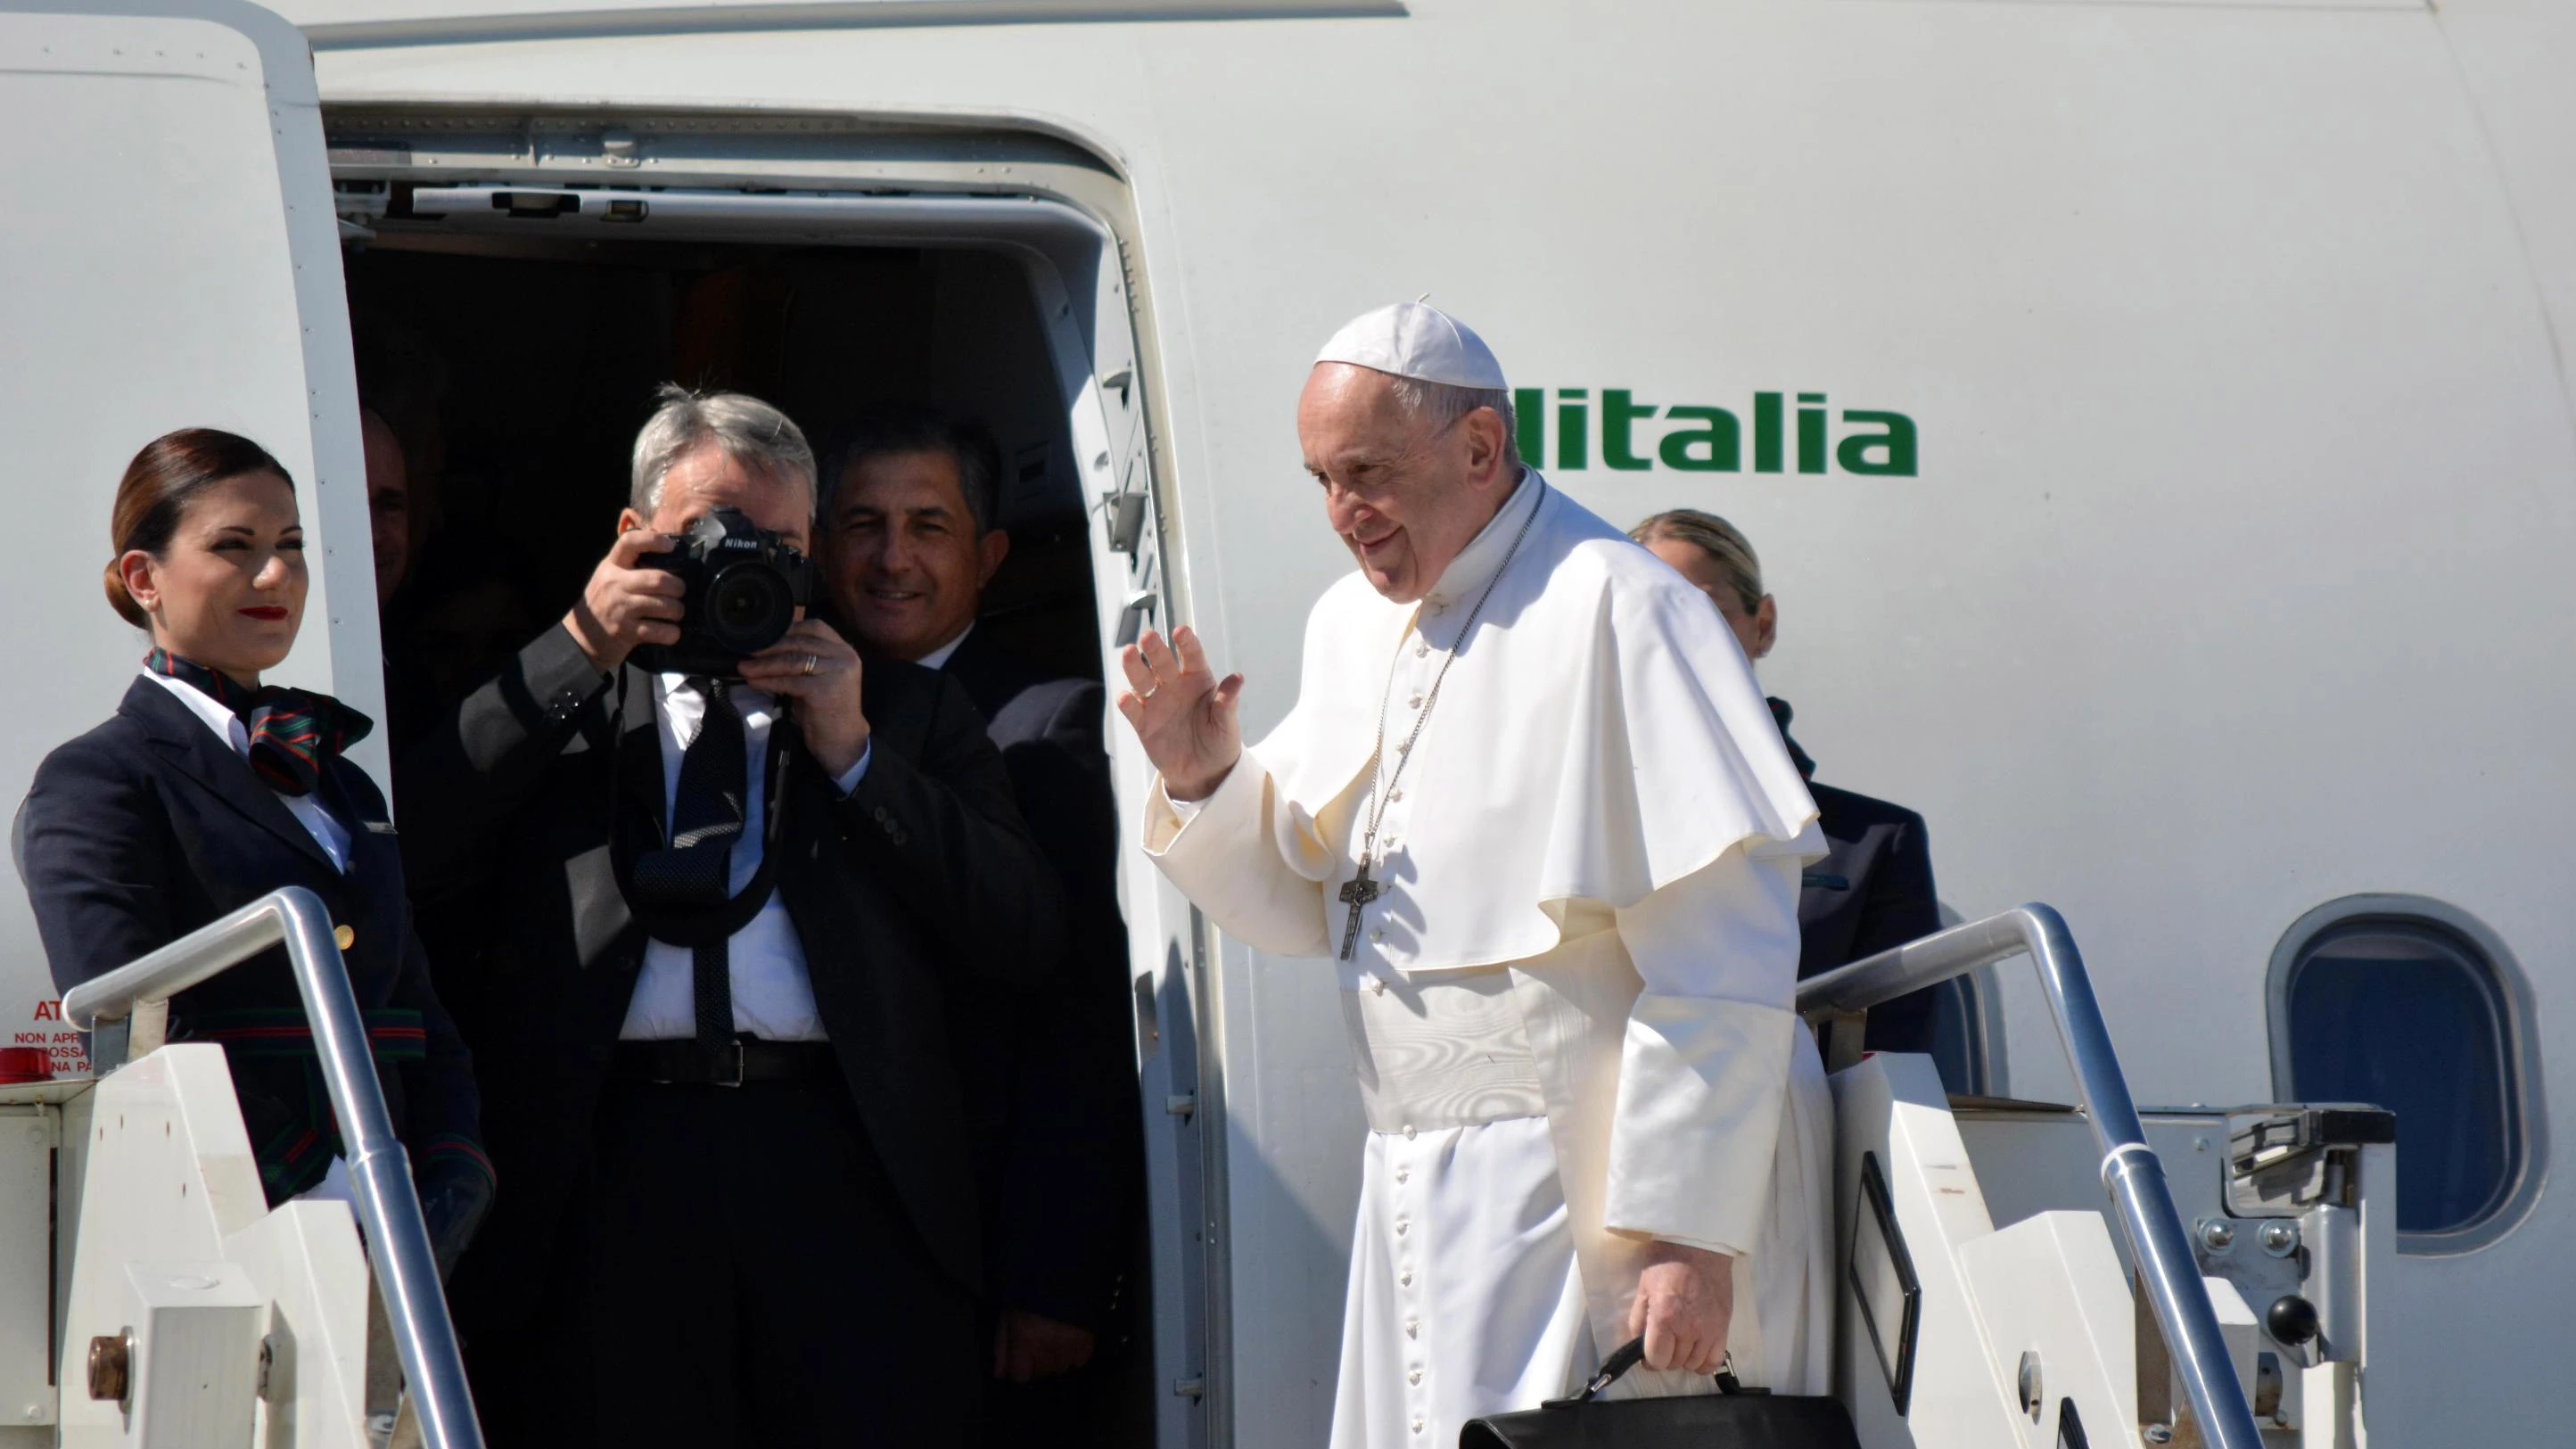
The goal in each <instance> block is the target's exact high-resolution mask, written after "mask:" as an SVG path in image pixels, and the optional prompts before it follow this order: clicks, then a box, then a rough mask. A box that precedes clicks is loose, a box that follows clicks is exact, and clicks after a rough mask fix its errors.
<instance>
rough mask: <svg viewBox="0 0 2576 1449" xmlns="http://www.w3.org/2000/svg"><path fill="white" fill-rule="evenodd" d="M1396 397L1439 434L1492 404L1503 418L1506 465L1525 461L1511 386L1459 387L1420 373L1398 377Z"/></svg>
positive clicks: (1399, 403)
mask: <svg viewBox="0 0 2576 1449" xmlns="http://www.w3.org/2000/svg"><path fill="white" fill-rule="evenodd" d="M1388 380H1389V381H1390V382H1391V383H1392V384H1393V385H1394V391H1395V401H1396V403H1397V405H1398V406H1400V407H1402V408H1403V409H1404V411H1405V412H1406V413H1407V414H1408V415H1409V416H1412V417H1416V418H1420V419H1422V420H1423V421H1424V422H1425V423H1427V424H1429V425H1430V427H1431V431H1432V433H1433V434H1434V435H1435V436H1436V435H1438V434H1441V433H1445V432H1447V431H1448V430H1449V429H1450V428H1451V427H1453V426H1455V425H1456V424H1457V422H1458V420H1459V419H1460V418H1463V417H1465V416H1466V415H1467V414H1469V413H1472V412H1474V411H1475V410H1476V409H1478V408H1492V409H1493V410H1494V411H1495V412H1497V413H1500V414H1501V415H1502V419H1503V463H1504V465H1505V466H1506V467H1510V468H1518V467H1519V466H1520V465H1521V440H1520V425H1519V422H1518V420H1517V419H1515V418H1514V417H1513V416H1512V395H1511V392H1510V390H1509V389H1507V388H1499V387H1495V388H1483V387H1458V386H1454V385H1452V384H1450V383H1445V382H1425V381H1423V380H1422V379H1420V378H1418V377H1394V376H1392V375H1390V376H1389V378H1388Z"/></svg>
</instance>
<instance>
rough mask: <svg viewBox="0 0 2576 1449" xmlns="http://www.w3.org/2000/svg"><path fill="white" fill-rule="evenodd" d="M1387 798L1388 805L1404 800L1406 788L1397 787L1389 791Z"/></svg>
mask: <svg viewBox="0 0 2576 1449" xmlns="http://www.w3.org/2000/svg"><path fill="white" fill-rule="evenodd" d="M1386 798H1387V803H1388V804H1393V803H1395V802H1396V801H1398V800H1401V799H1403V798H1404V787H1403V786H1401V785H1398V786H1397V787H1395V788H1394V789H1392V790H1389V791H1387V792H1386Z"/></svg>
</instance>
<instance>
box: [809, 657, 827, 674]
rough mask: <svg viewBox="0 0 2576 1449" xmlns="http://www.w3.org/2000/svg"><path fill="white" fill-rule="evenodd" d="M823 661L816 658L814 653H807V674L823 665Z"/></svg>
mask: <svg viewBox="0 0 2576 1449" xmlns="http://www.w3.org/2000/svg"><path fill="white" fill-rule="evenodd" d="M822 662H823V661H821V660H819V659H817V658H815V657H814V656H813V655H811V654H808V655H806V656H805V672H806V673H807V674H811V673H813V672H814V671H815V670H816V669H817V668H819V667H821V665H822Z"/></svg>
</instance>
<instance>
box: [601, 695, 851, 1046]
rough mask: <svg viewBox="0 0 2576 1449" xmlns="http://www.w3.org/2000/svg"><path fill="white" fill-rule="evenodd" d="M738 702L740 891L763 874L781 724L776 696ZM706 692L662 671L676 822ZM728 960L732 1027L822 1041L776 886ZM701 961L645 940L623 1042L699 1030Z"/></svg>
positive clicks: (666, 765)
mask: <svg viewBox="0 0 2576 1449" xmlns="http://www.w3.org/2000/svg"><path fill="white" fill-rule="evenodd" d="M732 694H733V702H734V707H735V708H736V709H738V710H740V711H741V712H742V743H743V749H744V750H745V752H746V753H747V754H748V756H749V759H748V762H747V763H748V765H749V769H748V770H747V772H746V773H745V775H744V784H745V786H746V787H747V788H746V791H745V795H744V801H743V822H742V837H741V838H740V839H739V840H737V841H735V842H734V846H733V857H732V862H731V863H732V866H733V880H732V883H731V889H732V890H733V891H735V892H736V893H739V892H741V890H742V889H743V888H744V887H745V886H748V885H750V884H751V878H752V876H753V875H755V874H757V873H758V872H759V870H760V852H761V846H762V838H761V832H762V828H763V824H764V821H765V819H766V817H767V815H768V805H769V801H768V794H769V791H768V788H767V780H768V777H769V731H770V728H771V726H773V725H775V724H776V723H777V722H778V702H777V701H776V700H775V699H773V698H771V697H770V696H769V695H768V694H767V693H765V692H763V691H761V690H757V689H753V688H751V687H750V686H749V685H742V684H737V685H735V686H734V687H733V690H732ZM706 711H707V701H706V697H705V696H704V695H701V694H699V693H698V691H697V690H695V689H693V688H691V687H690V685H689V682H688V676H686V675H681V674H662V675H656V676H655V677H654V680H653V718H654V720H655V722H656V723H657V724H658V725H659V726H660V730H659V733H660V734H661V737H662V813H663V818H664V819H666V820H667V819H669V818H670V814H671V811H672V810H674V809H675V808H677V805H678V801H679V795H680V756H681V755H682V753H684V752H685V751H686V750H687V749H688V747H689V742H690V741H692V740H694V739H696V738H697V737H698V727H699V725H700V723H701V722H702V721H703V720H704V719H705V718H706ZM875 752H876V745H875V744H874V742H870V744H869V745H868V747H867V748H866V749H864V750H862V751H860V752H859V762H858V763H857V764H855V765H852V766H851V767H850V768H849V770H848V771H847V772H846V773H844V774H843V775H842V776H841V777H840V778H839V779H838V780H836V781H834V782H833V783H835V784H836V785H838V786H839V787H840V790H841V793H842V794H844V795H847V794H848V793H850V792H851V791H852V790H854V789H856V788H858V784H859V781H860V780H861V779H863V778H865V777H866V775H867V773H868V760H869V759H870V758H871V757H872V756H873V755H874V754H875ZM725 957H726V961H727V963H728V965H729V966H730V968H731V969H730V972H729V974H730V975H731V976H732V978H733V1029H734V1030H735V1031H737V1032H740V1033H743V1034H745V1035H748V1036H756V1037H760V1038H761V1039H763V1040H765V1041H822V1040H824V1039H825V1033H824V1031H823V1017H822V1014H821V1013H820V1012H818V1011H816V1010H815V1007H814V983H813V981H812V980H811V979H810V978H809V977H808V976H807V975H806V972H805V946H804V943H803V942H801V941H799V940H798V939H797V936H796V923H795V922H794V921H793V920H791V919H790V918H789V917H788V914H787V903H786V902H785V901H784V900H781V899H780V898H779V896H778V893H777V892H776V891H775V890H772V891H771V892H770V894H769V899H768V900H767V901H764V902H762V904H761V907H760V913H759V914H758V915H755V916H753V917H752V918H751V919H750V920H749V921H748V922H745V923H744V925H743V928H742V929H741V930H739V931H736V932H734V934H733V939H732V940H730V941H729V942H727V943H726V951H725ZM695 962H696V957H695V954H694V953H693V952H691V951H690V949H689V948H688V947H686V946H675V945H673V944H671V943H670V942H668V941H647V942H645V944H644V970H643V973H642V974H641V975H639V976H638V977H637V978H636V980H635V995H634V997H633V999H631V1000H630V1001H628V1003H627V1005H626V1024H625V1026H623V1027H622V1028H620V1029H619V1031H618V1033H617V1035H618V1037H619V1038H620V1039H621V1040H624V1041H668V1040H679V1039H685V1038H689V1037H694V1036H696V1035H697V1034H698V1005H697V991H696V986H695V980H696V977H695V972H696V964H695Z"/></svg>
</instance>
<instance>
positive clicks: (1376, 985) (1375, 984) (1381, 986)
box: [1369, 931, 1404, 1182]
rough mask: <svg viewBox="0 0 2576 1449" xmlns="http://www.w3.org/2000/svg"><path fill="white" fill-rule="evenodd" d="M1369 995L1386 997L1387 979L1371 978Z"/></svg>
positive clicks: (1383, 933) (1400, 1174)
mask: <svg viewBox="0 0 2576 1449" xmlns="http://www.w3.org/2000/svg"><path fill="white" fill-rule="evenodd" d="M1377 934H1379V935H1381V936H1383V935H1385V934H1386V933H1385V932H1384V931H1380V932H1378V933H1377ZM1369 994H1370V995H1371V996H1384V995H1386V978H1385V977H1383V976H1372V977H1370V978H1369ZM1395 1180H1396V1181H1398V1182H1402V1181H1404V1174H1403V1173H1400V1172H1399V1173H1397V1174H1396V1175H1395Z"/></svg>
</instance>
